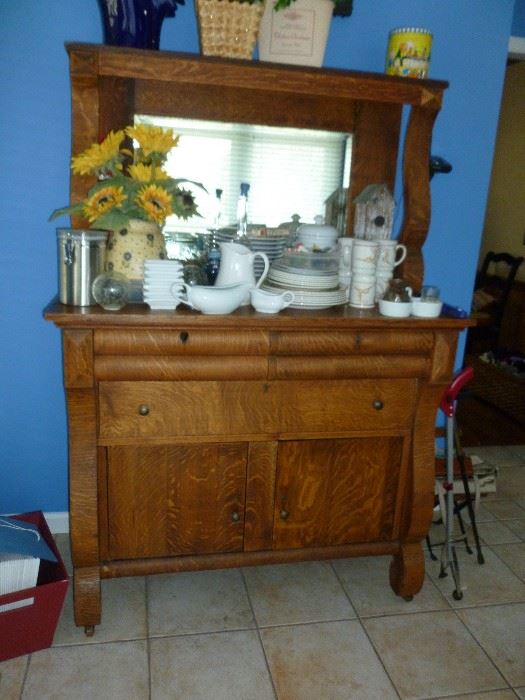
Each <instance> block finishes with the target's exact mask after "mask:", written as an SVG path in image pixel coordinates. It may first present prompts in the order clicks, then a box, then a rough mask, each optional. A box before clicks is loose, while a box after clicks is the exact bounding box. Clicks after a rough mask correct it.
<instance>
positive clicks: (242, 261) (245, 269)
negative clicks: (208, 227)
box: [215, 242, 270, 304]
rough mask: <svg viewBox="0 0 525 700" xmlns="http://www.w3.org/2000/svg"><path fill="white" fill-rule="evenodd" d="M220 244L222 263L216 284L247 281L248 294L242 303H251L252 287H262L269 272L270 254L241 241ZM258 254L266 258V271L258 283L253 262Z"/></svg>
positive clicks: (224, 284)
mask: <svg viewBox="0 0 525 700" xmlns="http://www.w3.org/2000/svg"><path fill="white" fill-rule="evenodd" d="M219 246H220V249H221V265H220V267H219V274H218V275H217V279H216V280H215V284H216V285H217V286H221V287H224V286H226V285H230V284H241V283H246V284H247V289H246V294H245V296H244V298H243V300H242V302H241V303H242V304H249V303H250V289H251V288H253V287H260V286H261V284H262V283H263V282H264V280H265V278H266V275H267V274H268V270H269V268H270V261H269V260H268V256H267V255H266V253H261V252H260V251H256V252H252V251H251V250H250V249H249V248H247V247H246V246H244V245H241V244H240V243H233V242H232V243H219ZM257 256H259V257H261V258H262V259H263V260H264V271H263V273H262V275H261V277H260V278H259V281H258V282H257V283H256V282H255V272H254V269H253V263H254V260H255V258H256V257H257Z"/></svg>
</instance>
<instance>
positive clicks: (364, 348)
mask: <svg viewBox="0 0 525 700" xmlns="http://www.w3.org/2000/svg"><path fill="white" fill-rule="evenodd" d="M433 344H434V334H433V333H432V331H406V330H405V331H403V332H402V333H400V332H399V331H398V330H381V331H320V332H315V333H312V332H311V331H310V332H305V331H283V332H278V333H272V343H271V347H272V354H275V355H291V356H297V355H314V356H315V355H316V356H320V357H326V356H327V355H341V356H343V355H349V354H353V355H355V354H363V355H365V354H368V355H407V354H408V355H414V354H415V355H426V356H429V355H430V354H431V352H432V347H433Z"/></svg>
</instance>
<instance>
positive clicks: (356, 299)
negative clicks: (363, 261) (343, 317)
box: [349, 272, 376, 309]
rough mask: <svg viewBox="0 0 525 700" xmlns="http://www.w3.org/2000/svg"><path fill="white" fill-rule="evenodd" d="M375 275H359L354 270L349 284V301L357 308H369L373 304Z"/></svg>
mask: <svg viewBox="0 0 525 700" xmlns="http://www.w3.org/2000/svg"><path fill="white" fill-rule="evenodd" d="M375 291H376V278H375V275H359V274H357V273H355V272H354V274H353V275H352V282H351V284H350V294H349V303H350V306H356V307H357V308H359V309H371V308H373V306H374V304H375Z"/></svg>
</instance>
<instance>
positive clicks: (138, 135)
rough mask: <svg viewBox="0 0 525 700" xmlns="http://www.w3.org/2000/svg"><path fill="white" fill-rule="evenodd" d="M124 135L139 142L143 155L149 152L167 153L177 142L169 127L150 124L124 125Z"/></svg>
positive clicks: (177, 138)
mask: <svg viewBox="0 0 525 700" xmlns="http://www.w3.org/2000/svg"><path fill="white" fill-rule="evenodd" d="M126 135H127V136H129V137H130V138H132V139H135V140H136V141H138V142H139V146H140V148H141V149H142V151H143V152H144V155H145V156H149V155H150V154H151V153H168V152H169V151H171V149H172V148H173V147H174V146H176V145H177V143H178V142H179V137H178V136H175V135H174V134H173V131H172V130H171V129H163V128H162V127H161V126H151V125H150V124H137V126H128V127H126Z"/></svg>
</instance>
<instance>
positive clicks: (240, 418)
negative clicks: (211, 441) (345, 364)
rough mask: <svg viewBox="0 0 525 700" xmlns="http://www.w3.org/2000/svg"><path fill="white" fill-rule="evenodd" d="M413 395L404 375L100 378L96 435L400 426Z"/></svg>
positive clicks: (404, 425)
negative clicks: (245, 379) (199, 379)
mask: <svg viewBox="0 0 525 700" xmlns="http://www.w3.org/2000/svg"><path fill="white" fill-rule="evenodd" d="M414 397H415V382H414V381H413V380H409V379H392V380H389V381H388V382H387V381H381V380H378V381H374V380H356V381H352V380H339V381H301V382H300V381H296V382H294V381H289V382H271V383H262V382H176V383H170V382H101V384H100V389H99V406H100V439H101V441H102V443H104V441H106V440H107V441H109V442H111V440H112V439H123V438H128V439H129V440H130V441H138V440H140V439H141V438H145V437H159V438H160V437H163V438H169V437H170V436H173V437H175V438H176V437H180V436H188V437H191V436H199V435H202V436H214V435H216V436H221V435H223V436H229V435H243V434H262V435H268V436H271V437H274V436H275V437H276V436H278V435H279V434H282V433H301V432H302V433H323V432H326V431H327V430H330V431H331V432H338V431H345V430H364V429H369V430H394V429H406V428H408V426H409V424H410V419H411V416H412V410H411V405H412V404H411V402H412V401H413V400H414ZM141 407H145V408H142V414H141ZM146 409H147V413H146V414H145V415H143V413H145V411H146Z"/></svg>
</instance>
